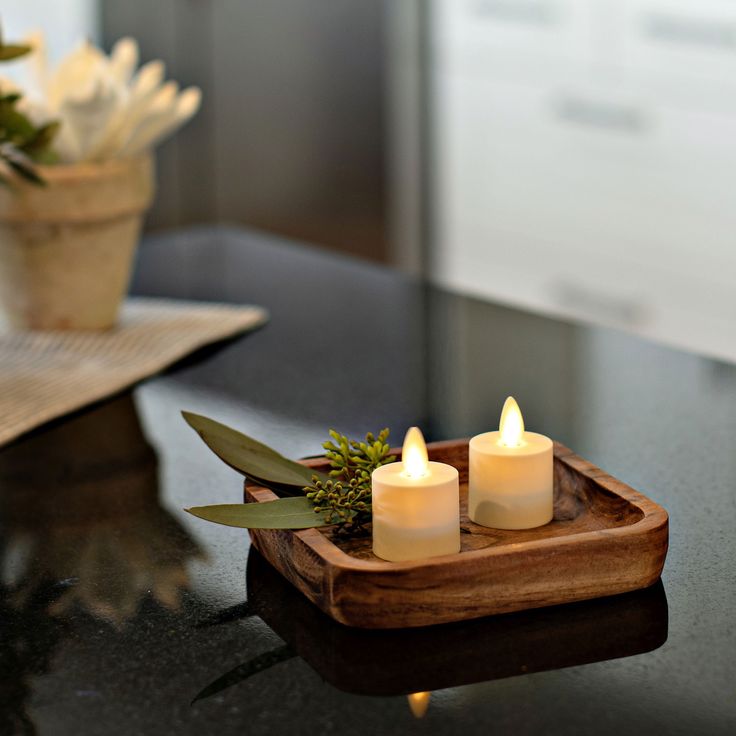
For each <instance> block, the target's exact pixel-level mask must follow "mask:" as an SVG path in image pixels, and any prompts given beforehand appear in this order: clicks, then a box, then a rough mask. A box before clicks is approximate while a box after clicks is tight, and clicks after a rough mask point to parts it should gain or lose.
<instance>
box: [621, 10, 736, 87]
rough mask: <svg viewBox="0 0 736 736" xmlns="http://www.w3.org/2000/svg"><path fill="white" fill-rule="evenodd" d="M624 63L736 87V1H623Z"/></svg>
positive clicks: (643, 68)
mask: <svg viewBox="0 0 736 736" xmlns="http://www.w3.org/2000/svg"><path fill="white" fill-rule="evenodd" d="M620 12H621V14H622V28H623V36H622V43H621V61H622V64H623V65H624V66H625V67H627V68H628V69H629V70H632V71H650V72H651V71H655V72H657V73H659V74H660V75H662V76H664V77H673V78H678V79H682V80H687V79H690V80H693V81H696V80H701V81H702V80H704V81H711V82H713V83H720V84H723V83H726V84H728V85H729V87H730V89H732V90H733V89H734V88H735V87H736V4H734V3H733V2H715V1H710V2H708V1H706V2H702V3H701V2H697V3H694V2H681V1H678V0H637V1H636V2H627V3H622V5H621V9H620Z"/></svg>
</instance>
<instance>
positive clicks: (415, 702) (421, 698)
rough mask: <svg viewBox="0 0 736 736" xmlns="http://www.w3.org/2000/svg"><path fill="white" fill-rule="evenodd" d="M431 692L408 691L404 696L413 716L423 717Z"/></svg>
mask: <svg viewBox="0 0 736 736" xmlns="http://www.w3.org/2000/svg"><path fill="white" fill-rule="evenodd" d="M431 696H432V694H431V693H429V692H426V691H425V692H421V693H410V694H409V695H407V696H406V699H407V700H408V701H409V708H410V709H411V712H412V714H413V715H414V718H424V716H425V715H426V714H427V709H428V708H429V699H430V698H431Z"/></svg>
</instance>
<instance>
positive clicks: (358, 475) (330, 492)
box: [304, 429, 396, 534]
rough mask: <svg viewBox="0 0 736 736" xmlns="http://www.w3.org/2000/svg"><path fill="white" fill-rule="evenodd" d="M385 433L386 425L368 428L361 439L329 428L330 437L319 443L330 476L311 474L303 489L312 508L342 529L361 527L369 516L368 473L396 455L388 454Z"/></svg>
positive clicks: (349, 532)
mask: <svg viewBox="0 0 736 736" xmlns="http://www.w3.org/2000/svg"><path fill="white" fill-rule="evenodd" d="M388 435H389V430H388V429H382V430H381V431H380V432H379V433H378V435H374V434H373V433H372V432H369V433H368V434H367V435H366V437H365V441H364V442H360V441H356V440H350V439H348V438H347V437H346V436H345V435H342V434H340V433H339V432H336V431H335V430H334V429H331V430H330V438H331V439H329V440H327V441H326V442H325V443H324V444H323V445H322V446H323V447H324V449H325V456H326V457H327V459H328V460H329V461H330V468H331V469H330V473H329V475H330V478H329V479H328V480H326V481H321V480H320V479H319V478H318V477H317V476H314V477H313V478H312V484H311V485H310V486H307V487H306V488H304V492H305V493H306V494H307V498H308V499H309V500H310V501H311V502H312V503H313V504H314V510H315V512H317V513H320V512H325V513H326V519H327V521H328V522H329V523H330V524H337V525H338V526H339V530H340V531H342V532H344V533H347V534H353V533H359V532H361V531H363V530H364V525H365V524H366V523H367V522H369V521H370V519H371V474H372V473H373V471H374V470H375V469H376V468H378V467H380V466H381V465H386V463H390V462H393V461H394V460H395V459H396V458H395V457H394V456H393V455H391V454H390V448H389V445H388V442H387V440H388Z"/></svg>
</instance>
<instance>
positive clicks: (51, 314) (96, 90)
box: [0, 36, 201, 330]
mask: <svg viewBox="0 0 736 736" xmlns="http://www.w3.org/2000/svg"><path fill="white" fill-rule="evenodd" d="M21 57H26V59H29V60H30V62H29V63H30V64H32V70H33V72H34V77H35V80H34V84H33V88H35V89H32V91H31V92H30V93H28V94H27V93H26V92H25V91H21V90H19V89H17V88H16V87H14V85H12V84H11V83H9V82H6V81H2V80H0V167H1V168H0V181H1V182H2V183H3V184H4V185H5V186H2V187H0V313H1V314H2V316H3V317H4V320H5V322H6V323H7V324H9V325H10V326H12V327H15V328H21V329H42V330H47V329H105V328H109V327H111V326H113V325H114V324H115V321H116V318H117V314H118V310H119V307H120V304H121V301H122V299H123V297H124V296H125V293H126V291H127V287H128V281H129V277H130V271H131V267H132V263H133V258H134V254H135V250H136V247H137V244H138V239H139V236H140V230H141V226H142V223H143V217H144V215H145V212H146V210H147V209H148V207H149V206H150V204H151V201H152V199H153V194H154V166H153V160H152V155H151V150H152V148H153V147H154V146H155V145H156V144H157V143H159V142H160V141H161V140H162V139H163V138H164V137H166V136H168V135H169V134H171V133H172V132H173V131H174V130H176V129H177V128H178V127H180V126H181V125H182V124H183V123H184V122H186V121H187V120H188V119H189V118H191V117H192V115H194V113H195V112H196V111H197V109H198V107H199V104H200V97H201V94H200V91H199V90H198V89H196V88H190V89H188V90H185V91H183V92H179V88H178V85H177V84H176V83H175V82H164V67H163V64H162V63H161V62H160V61H153V62H149V63H148V64H145V65H144V66H142V67H141V68H140V69H139V70H137V71H136V69H137V66H138V47H137V44H136V43H135V41H133V40H132V39H122V40H121V41H119V42H118V43H117V44H116V45H115V46H114V48H113V50H112V52H111V54H110V55H109V56H107V55H105V54H104V53H103V52H102V51H100V50H99V49H97V48H95V47H94V46H93V45H92V44H90V43H84V44H82V45H81V46H80V47H78V48H77V49H76V50H75V51H73V52H72V53H71V54H69V55H68V56H67V57H66V58H65V59H63V60H62V61H61V63H60V64H59V65H58V66H57V67H56V68H55V69H50V68H49V67H48V65H47V64H46V62H45V53H44V43H43V38H42V37H40V36H36V37H35V38H33V39H32V40H31V42H30V43H29V44H27V45H10V44H3V43H2V40H1V39H0V61H11V60H14V59H18V58H21Z"/></svg>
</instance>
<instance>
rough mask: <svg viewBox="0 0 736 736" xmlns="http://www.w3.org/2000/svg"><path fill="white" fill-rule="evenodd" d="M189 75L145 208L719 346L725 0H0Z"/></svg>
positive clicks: (670, 340)
mask: <svg viewBox="0 0 736 736" xmlns="http://www.w3.org/2000/svg"><path fill="white" fill-rule="evenodd" d="M0 17H1V18H2V22H3V26H4V29H5V34H6V36H7V37H8V38H9V39H10V38H11V37H12V38H14V39H15V38H20V37H22V36H24V35H25V34H26V33H27V32H28V31H29V30H32V29H35V28H42V29H43V30H44V31H45V32H46V34H47V36H48V38H49V40H50V42H51V52H52V54H56V55H60V54H61V53H62V52H65V51H68V50H69V49H70V48H71V47H72V46H73V45H74V44H75V43H76V42H78V40H79V39H80V38H84V37H89V38H92V39H93V40H95V41H96V42H99V43H100V44H101V45H102V46H103V47H105V48H107V49H109V47H110V46H111V44H112V43H113V42H114V41H115V40H117V39H118V38H120V37H121V36H125V35H132V36H134V37H136V38H137V39H138V40H139V42H140V45H141V50H142V59H143V60H147V59H150V58H162V59H163V60H164V61H165V62H166V64H167V68H168V72H169V74H170V76H172V77H175V78H176V79H178V80H179V81H180V82H181V83H182V85H184V86H186V85H189V84H196V85H199V86H200V87H201V88H202V89H203V91H204V104H203V108H202V111H201V113H200V114H199V115H198V116H197V117H196V118H195V119H194V120H193V121H192V123H191V124H189V125H188V126H187V127H186V128H185V129H184V130H183V131H182V132H181V133H180V134H179V135H177V136H175V137H174V138H173V139H172V140H170V141H169V142H167V143H166V144H165V145H164V146H163V147H162V148H161V150H160V152H159V194H158V197H157V201H156V205H155V208H154V210H153V212H152V214H151V216H150V218H149V222H148V228H149V229H150V230H161V229H169V228H178V227H184V226H191V225H198V224H209V223H230V224H236V225H241V226H245V227H249V228H256V229H260V230H265V231H270V232H274V233H278V234H281V235H285V236H287V237H290V238H293V239H295V240H298V241H304V242H308V243H312V244H316V245H318V246H322V247H325V248H330V249H333V250H337V251H342V252H345V253H349V254H352V255H355V256H358V257H361V258H366V259H370V260H373V261H378V262H382V263H388V264H392V265H395V266H397V267H399V268H401V269H404V270H405V271H407V272H409V273H414V274H423V275H428V276H429V277H430V278H431V279H432V280H433V281H435V282H437V283H439V284H440V285H442V286H445V287H447V288H449V289H450V290H453V291H458V292H462V293H466V294H470V295H473V296H476V297H478V298H479V299H481V300H489V301H495V302H500V303H503V304H510V305H513V306H517V307H522V308H524V309H528V310H532V311H536V312H541V313H545V314H554V315H560V316H563V317H568V318H571V319H573V320H580V321H583V322H591V323H596V324H603V325H608V326H613V327H616V328H619V329H623V330H625V331H627V332H632V333H636V334H639V335H644V336H646V337H649V338H652V339H655V340H657V341H660V342H664V343H667V344H672V345H676V346H678V347H684V348H687V349H690V350H693V351H695V352H698V353H701V354H705V355H709V356H713V357H718V358H722V359H727V360H734V359H736V328H735V325H736V248H735V247H734V246H735V245H736V243H735V242H734V232H736V227H735V226H736V207H734V204H733V192H734V188H735V187H734V185H736V94H735V92H736V3H734V2H732V0H701V1H700V2H698V3H694V2H685V1H682V0H424V1H422V0H393V1H391V0H270V2H252V1H250V0H156V2H155V3H151V2H148V1H147V0H126V1H125V2H121V1H120V0H117V1H115V0H24V2H22V3H21V2H18V0H0Z"/></svg>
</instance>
